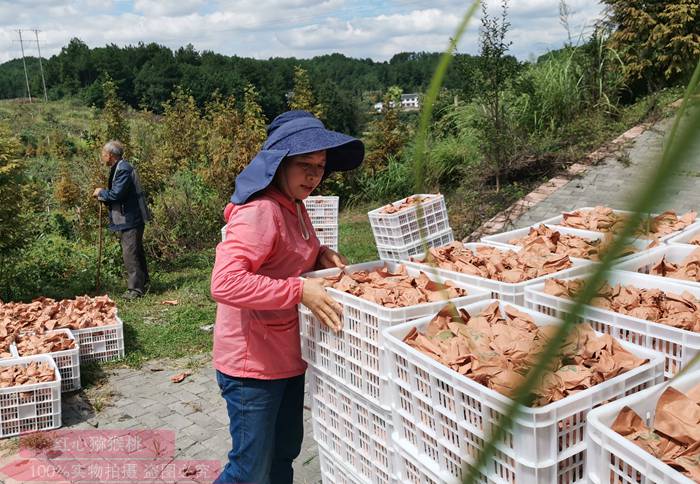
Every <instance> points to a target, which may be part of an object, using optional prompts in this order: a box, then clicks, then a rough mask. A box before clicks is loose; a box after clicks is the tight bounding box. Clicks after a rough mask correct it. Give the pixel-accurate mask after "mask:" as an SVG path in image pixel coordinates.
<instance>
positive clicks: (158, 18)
mask: <svg viewBox="0 0 700 484" xmlns="http://www.w3.org/2000/svg"><path fill="white" fill-rule="evenodd" d="M486 2H487V6H488V8H489V12H490V13H491V14H492V15H498V14H500V0H486ZM559 3H560V0H510V2H509V18H510V22H511V31H510V33H509V39H510V40H511V41H512V42H513V44H512V46H511V53H512V54H514V55H515V56H517V57H518V58H519V59H521V60H527V59H532V58H534V57H536V56H538V55H540V54H543V53H545V52H547V51H548V50H552V49H556V48H559V47H561V46H562V44H563V43H564V42H565V41H566V40H567V35H568V34H567V31H566V29H565V28H564V27H563V26H562V24H561V22H560V16H559ZM566 3H567V5H568V8H569V11H570V12H571V13H570V16H569V25H570V29H569V30H570V31H571V35H572V36H573V37H574V40H576V38H578V37H580V36H581V35H586V34H587V33H588V32H590V28H591V24H592V23H593V22H594V21H595V20H596V19H597V18H599V17H600V15H601V12H602V9H603V8H602V6H601V5H600V3H599V2H598V0H566ZM467 7H468V2H467V1H458V0H431V1H418V0H229V1H227V0H215V1H205V0H173V1H165V0H75V1H72V2H66V1H58V0H0V62H4V61H7V60H9V59H13V58H17V57H20V56H21V52H20V43H19V41H18V34H17V29H28V30H33V29H38V30H40V32H39V42H40V48H41V54H42V56H43V57H49V56H51V55H54V54H57V53H59V52H60V50H61V47H63V46H65V45H66V44H67V43H68V42H69V40H70V39H71V38H73V37H78V38H79V39H81V40H82V41H83V42H85V43H87V44H88V45H89V46H90V47H99V46H103V45H106V44H116V45H120V46H122V45H128V44H136V43H138V42H146V43H148V42H157V43H159V44H163V45H166V46H168V47H171V48H174V49H176V48H178V47H180V46H184V45H187V44H192V45H193V46H194V47H195V48H196V49H197V50H200V51H201V50H210V51H214V52H218V53H221V54H226V55H234V54H235V55H239V56H244V57H254V58H258V59H267V58H269V57H297V58H311V57H314V56H316V55H322V54H328V53H333V52H339V53H342V54H345V55H347V56H350V57H356V58H372V59H374V60H376V61H383V60H388V59H390V58H391V56H392V55H394V54H396V53H398V52H408V51H427V52H436V51H442V50H444V49H445V48H446V47H447V44H448V42H449V39H450V36H451V35H452V34H453V33H454V31H455V29H456V27H457V25H458V23H459V21H460V19H461V16H462V15H463V14H464V12H465V11H466V9H467ZM478 27H479V21H478V19H474V20H472V22H471V25H470V27H469V29H468V31H467V33H466V34H465V36H464V37H463V40H462V41H461V42H460V44H459V46H458V51H459V52H462V53H469V54H476V53H477V52H478ZM22 35H23V38H24V40H25V43H24V48H25V54H26V55H34V56H36V55H37V45H36V39H35V37H34V32H30V31H27V32H23V34H22Z"/></svg>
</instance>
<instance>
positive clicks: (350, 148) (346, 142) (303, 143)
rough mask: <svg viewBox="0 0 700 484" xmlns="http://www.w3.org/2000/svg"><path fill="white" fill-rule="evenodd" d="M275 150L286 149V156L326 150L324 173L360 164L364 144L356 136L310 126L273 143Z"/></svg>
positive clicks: (346, 169) (362, 157)
mask: <svg viewBox="0 0 700 484" xmlns="http://www.w3.org/2000/svg"><path fill="white" fill-rule="evenodd" d="M274 148H275V149H276V150H288V153H287V156H295V155H303V154H306V153H313V152H314V151H321V150H326V174H328V173H330V172H333V171H348V170H353V169H355V168H357V167H358V166H360V164H361V163H362V160H363V159H364V157H365V145H364V144H363V143H362V141H360V140H359V139H357V138H353V137H352V136H348V135H346V134H342V133H338V132H335V131H330V130H327V129H324V128H310V129H305V130H303V131H300V132H298V133H295V134H294V136H290V137H288V138H285V139H282V140H280V141H278V142H277V143H275V144H274Z"/></svg>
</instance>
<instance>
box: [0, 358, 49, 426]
mask: <svg viewBox="0 0 700 484" xmlns="http://www.w3.org/2000/svg"><path fill="white" fill-rule="evenodd" d="M32 362H39V363H48V364H49V365H50V366H51V368H53V370H54V381H50V382H44V383H33V384H29V385H19V386H14V387H6V388H0V438H4V437H11V436H14V435H20V434H24V433H27V432H36V431H39V430H51V429H57V428H58V427H60V426H61V373H60V372H59V371H58V367H57V366H56V363H55V362H54V360H53V358H51V357H50V356H49V355H34V356H27V357H24V358H12V359H5V360H0V367H8V366H13V365H21V366H24V367H26V366H27V365H28V364H30V363H32Z"/></svg>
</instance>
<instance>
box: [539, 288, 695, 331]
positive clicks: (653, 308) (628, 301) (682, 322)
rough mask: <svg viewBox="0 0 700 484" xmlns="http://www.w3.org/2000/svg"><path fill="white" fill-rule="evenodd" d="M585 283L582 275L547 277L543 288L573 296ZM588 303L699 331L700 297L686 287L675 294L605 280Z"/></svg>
mask: <svg viewBox="0 0 700 484" xmlns="http://www.w3.org/2000/svg"><path fill="white" fill-rule="evenodd" d="M584 283H585V281H584V280H583V279H572V280H568V281H563V280H560V279H549V280H546V281H545V283H544V292H545V293H547V294H550V295H552V296H558V297H568V298H573V297H575V295H576V294H577V293H578V292H580V290H581V288H582V287H583V284H584ZM590 304H591V305H593V306H596V307H599V308H603V309H607V310H609V311H614V312H617V313H621V314H627V315H629V316H633V317H635V318H640V319H646V320H648V321H654V322H657V323H661V324H666V325H668V326H673V327H674V328H681V329H686V330H688V331H695V332H700V311H699V310H698V309H699V308H700V299H697V298H696V297H695V296H693V295H692V294H690V293H689V292H687V291H685V292H683V294H674V293H672V292H664V291H662V290H660V289H640V288H637V287H634V286H623V285H621V284H617V285H615V286H614V287H613V286H611V285H610V284H608V283H605V284H603V286H602V287H601V288H600V289H599V290H598V292H597V293H596V296H595V297H594V298H593V299H592V300H591V302H590Z"/></svg>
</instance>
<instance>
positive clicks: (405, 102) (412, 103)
mask: <svg viewBox="0 0 700 484" xmlns="http://www.w3.org/2000/svg"><path fill="white" fill-rule="evenodd" d="M400 102H401V109H402V110H403V111H413V110H416V109H420V96H419V95H418V94H402V95H401V101H400ZM389 107H391V108H393V107H394V101H389ZM382 109H384V103H383V102H382V101H379V102H376V103H374V111H375V112H377V113H381V112H382Z"/></svg>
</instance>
